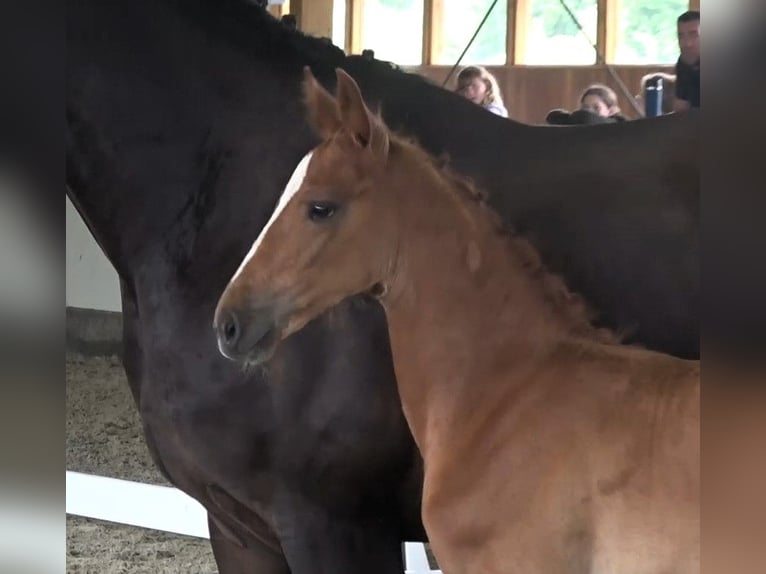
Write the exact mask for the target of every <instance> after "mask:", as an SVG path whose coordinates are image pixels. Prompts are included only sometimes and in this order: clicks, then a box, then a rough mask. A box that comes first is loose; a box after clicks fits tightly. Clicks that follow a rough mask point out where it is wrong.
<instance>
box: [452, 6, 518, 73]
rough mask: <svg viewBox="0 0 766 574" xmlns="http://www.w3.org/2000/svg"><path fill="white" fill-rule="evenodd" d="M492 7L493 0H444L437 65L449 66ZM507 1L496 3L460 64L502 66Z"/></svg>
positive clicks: (504, 55) (504, 58) (504, 54)
mask: <svg viewBox="0 0 766 574" xmlns="http://www.w3.org/2000/svg"><path fill="white" fill-rule="evenodd" d="M490 6H492V0H444V5H443V14H444V18H445V23H444V29H443V32H442V39H443V48H442V53H441V54H440V55H439V56H440V57H439V63H442V64H452V63H454V62H456V61H457V59H458V58H459V57H460V54H461V52H462V51H463V50H464V49H465V47H466V46H467V45H468V42H469V40H470V39H471V36H473V34H474V32H475V31H476V29H477V28H478V27H479V24H480V23H481V21H482V19H483V18H484V16H485V15H486V14H487V10H489V8H490ZM507 8H508V2H507V0H498V1H497V2H496V3H495V6H494V8H492V12H490V15H489V17H488V18H487V21H486V22H484V25H483V26H482V28H481V30H480V31H479V34H478V35H477V36H476V39H475V40H474V41H473V44H471V47H470V48H469V49H468V52H466V55H465V56H464V57H463V60H462V61H461V64H504V63H505V60H506V53H505V32H506V22H507Z"/></svg>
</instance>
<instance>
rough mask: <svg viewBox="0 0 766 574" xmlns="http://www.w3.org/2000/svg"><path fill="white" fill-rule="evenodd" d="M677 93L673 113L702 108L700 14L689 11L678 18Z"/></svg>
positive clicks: (695, 11)
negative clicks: (679, 51)
mask: <svg viewBox="0 0 766 574" xmlns="http://www.w3.org/2000/svg"><path fill="white" fill-rule="evenodd" d="M677 26H678V47H679V48H680V50H681V55H680V56H679V58H678V62H677V63H676V93H675V99H674V101H673V111H675V112H684V111H686V110H689V109H690V108H699V107H700V13H699V11H697V10H689V11H688V12H684V13H683V14H681V15H680V16H679V17H678V21H677Z"/></svg>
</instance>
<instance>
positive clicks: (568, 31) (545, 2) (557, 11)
mask: <svg viewBox="0 0 766 574" xmlns="http://www.w3.org/2000/svg"><path fill="white" fill-rule="evenodd" d="M564 2H565V3H566V5H567V6H568V7H569V9H570V10H571V11H572V13H573V14H574V15H575V17H576V18H577V19H578V21H579V22H580V25H581V26H582V27H583V28H584V29H585V30H587V29H588V22H585V21H583V15H584V13H586V12H587V11H588V9H589V8H590V9H593V8H594V7H595V6H596V0H564ZM532 19H533V20H537V19H540V20H541V21H542V22H543V27H544V29H545V35H546V36H547V37H549V38H551V37H553V36H576V35H577V34H581V32H580V31H579V28H578V27H577V24H575V23H574V21H573V20H572V17H571V16H570V15H569V13H568V12H567V11H566V10H565V9H564V6H562V5H561V2H560V1H559V0H532ZM591 40H592V41H593V42H595V41H596V39H595V38H591Z"/></svg>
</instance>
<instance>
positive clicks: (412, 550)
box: [66, 470, 441, 574]
mask: <svg viewBox="0 0 766 574" xmlns="http://www.w3.org/2000/svg"><path fill="white" fill-rule="evenodd" d="M66 512H67V514H72V515H75V516H83V517H86V518H95V519H98V520H105V521H108V522H116V523H119V524H127V525H130V526H138V527H141V528H151V529H154V530H162V531H164V532H172V533H174V534H181V535H185V536H195V537H197V538H209V537H210V533H209V531H208V526H207V513H206V512H205V509H204V508H203V506H202V505H201V504H200V503H199V502H197V501H196V500H194V499H193V498H192V497H190V496H189V495H187V494H186V493H184V492H182V491H180V490H178V489H176V488H171V487H168V486H158V485H154V484H144V483H142V482H134V481H130V480H122V479H119V478H110V477H106V476H98V475H94V474H84V473H81V472H73V471H70V470H68V471H67V473H66ZM404 553H405V570H404V572H405V574H441V571H440V570H431V569H430V566H429V564H428V559H427V557H426V551H425V547H424V546H423V544H421V543H419V542H405V543H404Z"/></svg>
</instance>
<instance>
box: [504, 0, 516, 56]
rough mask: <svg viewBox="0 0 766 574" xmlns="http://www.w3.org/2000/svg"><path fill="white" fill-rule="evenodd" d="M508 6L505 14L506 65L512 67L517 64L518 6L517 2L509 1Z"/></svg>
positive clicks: (514, 0)
mask: <svg viewBox="0 0 766 574" xmlns="http://www.w3.org/2000/svg"><path fill="white" fill-rule="evenodd" d="M507 1H508V6H507V7H506V12H505V18H506V20H505V65H506V66H512V65H513V64H515V63H516V42H515V41H514V39H515V38H516V6H517V4H518V2H517V0H507Z"/></svg>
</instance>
